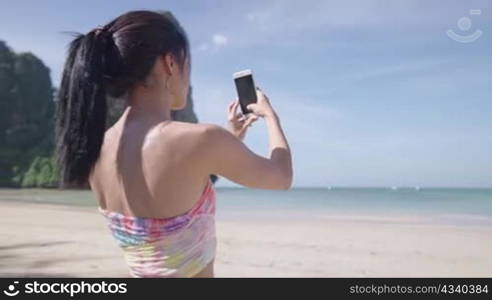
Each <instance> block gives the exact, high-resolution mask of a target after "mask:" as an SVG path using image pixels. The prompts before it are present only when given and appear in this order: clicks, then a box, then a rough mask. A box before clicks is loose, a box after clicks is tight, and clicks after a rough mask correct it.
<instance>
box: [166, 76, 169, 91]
mask: <svg viewBox="0 0 492 300" xmlns="http://www.w3.org/2000/svg"><path fill="white" fill-rule="evenodd" d="M166 89H168V90H169V77H168V78H167V79H166Z"/></svg>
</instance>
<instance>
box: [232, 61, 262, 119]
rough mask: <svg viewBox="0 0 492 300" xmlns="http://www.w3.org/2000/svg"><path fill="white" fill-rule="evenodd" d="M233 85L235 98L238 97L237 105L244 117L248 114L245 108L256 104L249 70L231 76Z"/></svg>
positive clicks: (253, 84)
mask: <svg viewBox="0 0 492 300" xmlns="http://www.w3.org/2000/svg"><path fill="white" fill-rule="evenodd" d="M233 78H234V83H235V84H236V90H237V96H238V97H239V105H240V106H241V111H242V112H243V114H244V115H246V114H248V113H250V112H251V111H249V110H248V109H247V108H246V106H248V104H251V103H256V101H257V99H256V87H255V83H254V81H253V73H252V72H251V70H249V69H248V70H243V71H239V72H236V73H234V74H233Z"/></svg>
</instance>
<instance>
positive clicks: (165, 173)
mask: <svg viewBox="0 0 492 300" xmlns="http://www.w3.org/2000/svg"><path fill="white" fill-rule="evenodd" d="M146 123H147V124H146ZM201 131H203V126H202V125H201V124H191V123H185V122H176V121H164V122H158V123H154V124H152V122H143V123H142V122H136V121H132V120H128V119H127V118H125V117H122V119H120V121H118V122H117V123H116V124H115V125H114V126H113V127H111V128H110V129H109V130H108V131H107V132H106V134H105V137H104V142H103V146H102V148H101V154H100V157H99V160H98V161H97V163H96V165H95V166H94V169H93V172H92V174H91V177H90V183H91V188H92V189H93V190H94V191H95V193H96V195H97V198H98V201H99V205H100V206H101V207H102V208H103V209H107V210H109V211H113V212H118V213H121V214H124V215H130V216H139V217H149V218H168V217H173V216H176V215H180V214H183V213H185V212H186V211H188V210H189V209H191V208H192V207H193V205H194V204H195V203H196V202H197V201H198V199H199V198H200V195H201V193H202V192H203V190H204V188H205V185H206V184H207V180H208V175H206V174H203V173H202V172H200V170H199V169H198V167H197V166H199V165H200V164H199V163H197V160H198V159H200V158H199V157H198V154H199V151H200V149H197V147H198V143H197V142H198V140H199V139H198V138H197V137H198V136H199V135H200V132H201Z"/></svg>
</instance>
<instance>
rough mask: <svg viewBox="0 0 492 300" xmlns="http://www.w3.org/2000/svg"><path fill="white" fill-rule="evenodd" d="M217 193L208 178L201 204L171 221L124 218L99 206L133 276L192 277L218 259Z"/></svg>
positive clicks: (200, 200) (165, 219)
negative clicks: (216, 234) (216, 252)
mask: <svg viewBox="0 0 492 300" xmlns="http://www.w3.org/2000/svg"><path fill="white" fill-rule="evenodd" d="M215 202H216V194H215V190H214V187H213V183H212V182H211V180H210V179H209V180H208V182H207V185H206V186H205V189H204V190H203V193H202V195H201V197H200V199H199V200H198V202H197V203H196V204H195V205H194V206H193V207H192V208H191V209H190V210H189V211H188V212H186V213H184V214H182V215H178V216H175V217H171V218H144V217H134V216H125V215H123V214H120V213H116V212H109V211H107V210H105V209H102V208H101V207H99V211H100V212H101V213H102V214H103V215H104V216H105V217H106V219H107V220H108V223H109V228H110V230H111V233H112V235H113V237H114V238H115V239H116V241H117V242H118V244H119V245H120V247H121V249H122V250H123V253H124V257H125V259H126V262H127V265H128V267H129V269H130V275H131V276H132V277H192V276H194V275H196V274H197V273H199V272H200V271H201V270H202V269H203V268H205V266H206V265H207V264H208V263H209V262H211V261H212V260H213V259H214V258H215V251H216V245H217V242H216V236H215Z"/></svg>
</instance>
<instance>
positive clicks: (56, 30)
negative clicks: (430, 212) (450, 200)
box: [0, 0, 492, 187]
mask: <svg viewBox="0 0 492 300" xmlns="http://www.w3.org/2000/svg"><path fill="white" fill-rule="evenodd" d="M491 8H492V2H491V1H487V0H483V1H475V0H471V1H464V0H462V1H453V0H448V1H444V0H441V1H435V0H427V1H421V0H414V1H408V0H400V1H389V0H386V1H376V0H365V1H363V0H359V1H354V0H345V1H341V0H340V1H324V0H306V1H294V0H292V1H289V0H285V1H238V0H233V1H213V0H211V1H198V0H197V1H150V0H148V1H130V0H120V1H93V0H88V1H77V2H76V1H58V0H53V1H26V0H16V1H2V2H1V3H0V39H1V40H5V41H6V42H7V43H8V45H9V46H10V47H11V48H12V49H13V50H14V51H16V52H26V51H30V52H32V53H34V54H35V55H37V56H38V57H40V58H41V59H42V60H43V61H44V62H45V63H46V64H47V66H48V67H49V68H50V69H51V77H52V80H53V84H54V85H55V86H58V85H59V80H60V73H61V69H62V66H63V63H64V60H65V52H66V46H67V44H68V43H69V42H70V38H71V37H70V36H69V35H67V34H65V33H64V32H70V31H76V32H82V33H86V32H88V31H90V30H91V29H93V28H95V27H97V26H98V25H104V24H106V23H108V22H109V21H111V20H112V19H113V18H115V17H117V16H118V15H120V14H122V13H124V12H127V11H129V10H134V9H151V10H169V11H171V12H172V13H173V14H174V15H175V16H176V17H177V19H178V20H179V21H180V23H181V24H182V26H183V27H184V28H185V30H186V32H187V34H188V37H189V39H190V43H191V51H192V75H191V83H192V86H193V99H194V104H195V111H196V113H197V115H198V118H199V120H200V122H204V123H215V124H219V125H223V126H225V123H226V110H227V104H228V103H229V102H230V101H232V100H233V99H234V98H235V97H236V91H235V87H234V84H233V81H232V73H234V72H236V71H239V70H243V69H247V68H249V69H252V70H253V74H254V78H255V82H256V84H257V85H258V86H260V87H261V88H262V90H263V91H264V92H265V93H266V94H267V95H268V97H269V98H270V101H271V103H272V105H273V107H274V108H275V110H276V111H277V113H278V115H279V116H280V120H281V124H282V126H283V128H284V131H285V134H286V136H287V139H288V141H289V144H290V147H291V150H292V156H293V168H294V186H295V187H304V186H309V187H312V186H322V187H326V186H421V187H425V186H442V187H492V155H491V153H492V118H491V117H490V116H491V114H492V97H491V95H492V72H491V70H492V53H491V50H492V17H491V16H492V9H491ZM245 143H246V144H247V145H248V146H249V147H250V148H251V149H252V150H253V151H255V152H256V153H258V154H260V155H264V156H268V154H269V153H268V135H267V130H266V126H265V124H264V122H263V121H262V120H260V121H258V122H257V123H255V124H254V125H253V126H252V127H251V128H250V130H249V132H248V135H247V137H246V139H245ZM218 185H219V186H237V185H236V184H234V183H232V182H230V181H228V180H226V179H221V180H220V181H219V182H218Z"/></svg>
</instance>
